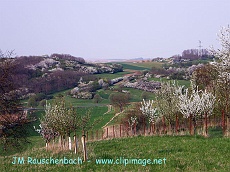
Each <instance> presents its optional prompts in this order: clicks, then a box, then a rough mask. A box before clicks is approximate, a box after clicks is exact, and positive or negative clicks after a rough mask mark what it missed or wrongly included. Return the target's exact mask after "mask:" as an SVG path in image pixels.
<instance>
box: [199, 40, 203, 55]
mask: <svg viewBox="0 0 230 172" xmlns="http://www.w3.org/2000/svg"><path fill="white" fill-rule="evenodd" d="M198 47H199V50H198V56H199V58H201V56H202V50H201V48H202V46H201V41H200V40H199V46H198Z"/></svg>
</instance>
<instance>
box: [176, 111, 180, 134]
mask: <svg viewBox="0 0 230 172" xmlns="http://www.w3.org/2000/svg"><path fill="white" fill-rule="evenodd" d="M178 131H179V121H178V115H177V114H176V134H177V135H178Z"/></svg>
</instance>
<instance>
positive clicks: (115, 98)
mask: <svg viewBox="0 0 230 172" xmlns="http://www.w3.org/2000/svg"><path fill="white" fill-rule="evenodd" d="M109 100H110V102H111V104H112V105H114V106H115V107H118V108H119V109H120V112H122V111H123V109H124V107H125V106H126V105H127V104H128V103H129V97H128V95H126V94H124V93H112V94H110V96H109Z"/></svg>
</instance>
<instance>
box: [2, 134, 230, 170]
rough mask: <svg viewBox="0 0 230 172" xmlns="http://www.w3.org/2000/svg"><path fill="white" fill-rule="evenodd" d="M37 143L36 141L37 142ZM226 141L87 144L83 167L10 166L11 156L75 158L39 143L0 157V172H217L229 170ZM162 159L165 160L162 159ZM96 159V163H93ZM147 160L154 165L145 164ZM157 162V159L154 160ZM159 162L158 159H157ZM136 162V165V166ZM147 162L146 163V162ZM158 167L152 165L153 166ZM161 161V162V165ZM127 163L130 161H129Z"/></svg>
mask: <svg viewBox="0 0 230 172" xmlns="http://www.w3.org/2000/svg"><path fill="white" fill-rule="evenodd" d="M37 141H38V140H37ZM229 143H230V139H229V138H219V137H214V138H203V137H198V136H196V137H191V136H162V137H160V136H146V137H143V136H138V137H131V138H122V139H112V140H103V141H95V142H88V143H87V145H88V158H89V160H90V162H83V164H81V165H79V164H76V165H74V164H67V165H63V164H52V165H49V164H48V165H44V164H27V162H26V161H25V164H15V165H14V164H12V161H13V157H15V156H16V157H24V159H25V160H27V158H28V157H31V158H37V159H41V158H50V157H52V158H53V159H61V158H64V157H65V158H68V159H75V158H76V159H77V158H78V157H80V158H83V157H82V153H78V154H77V155H75V154H73V153H72V152H69V151H67V152H59V153H58V152H56V153H54V152H52V151H49V152H46V151H45V149H44V148H41V145H42V144H41V143H40V144H39V143H37V145H36V147H34V148H32V149H31V148H30V149H29V150H27V151H26V152H23V153H18V154H14V155H10V156H5V157H0V162H1V166H0V170H1V171H7V172H10V171H168V172H173V171H194V172H199V171H200V172H203V171H221V172H225V171H226V172H228V171H229V169H230V163H229V158H230V157H229V155H230V144H229ZM164 158H165V160H163V159H164ZM96 159H98V160H97V162H96ZM101 159H111V161H112V160H113V161H115V160H116V159H119V160H118V162H119V163H122V164H98V163H99V160H101ZM125 159H136V160H138V161H136V160H134V161H133V163H135V162H136V164H126V165H125V164H124V162H126V161H127V160H125ZM147 159H150V160H151V162H154V163H155V164H146V162H147V161H146V160H147ZM156 159H157V160H156ZM159 159H161V160H159ZM138 162H139V164H137V163H138ZM148 162H150V161H148ZM158 162H159V163H160V162H161V164H156V163H158ZM164 162H165V163H164ZM130 163H131V162H130Z"/></svg>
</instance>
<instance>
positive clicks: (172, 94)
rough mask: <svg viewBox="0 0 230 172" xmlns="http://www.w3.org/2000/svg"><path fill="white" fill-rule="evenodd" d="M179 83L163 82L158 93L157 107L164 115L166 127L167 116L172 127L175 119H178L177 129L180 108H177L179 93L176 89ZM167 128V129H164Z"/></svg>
mask: <svg viewBox="0 0 230 172" xmlns="http://www.w3.org/2000/svg"><path fill="white" fill-rule="evenodd" d="M177 89H178V85H177V84H176V82H175V81H174V82H165V83H161V89H160V90H159V91H158V92H157V94H156V99H157V107H158V110H159V112H160V114H161V115H162V122H163V125H164V128H165V122H164V121H165V120H164V119H165V118H166V120H167V121H168V122H169V126H170V127H172V124H173V123H174V121H176V131H178V128H179V127H178V126H179V122H178V120H179V119H178V111H179V110H178V108H177V106H176V105H177V101H178V98H177V94H176V90H177ZM164 130H165V129H164Z"/></svg>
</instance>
